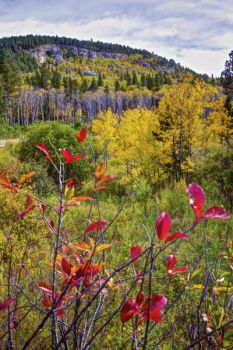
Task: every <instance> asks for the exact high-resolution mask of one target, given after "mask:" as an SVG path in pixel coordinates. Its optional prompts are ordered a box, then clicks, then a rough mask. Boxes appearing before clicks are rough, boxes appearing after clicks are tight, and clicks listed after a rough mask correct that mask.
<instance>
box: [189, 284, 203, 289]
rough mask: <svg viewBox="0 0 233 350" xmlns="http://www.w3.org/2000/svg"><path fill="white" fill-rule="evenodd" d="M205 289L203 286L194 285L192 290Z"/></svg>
mask: <svg viewBox="0 0 233 350" xmlns="http://www.w3.org/2000/svg"><path fill="white" fill-rule="evenodd" d="M203 288H204V286H203V284H194V285H193V287H192V289H203Z"/></svg>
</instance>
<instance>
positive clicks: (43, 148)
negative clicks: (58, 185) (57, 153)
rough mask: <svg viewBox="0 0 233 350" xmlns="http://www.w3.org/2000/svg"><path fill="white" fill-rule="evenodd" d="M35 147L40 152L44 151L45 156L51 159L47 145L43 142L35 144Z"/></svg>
mask: <svg viewBox="0 0 233 350" xmlns="http://www.w3.org/2000/svg"><path fill="white" fill-rule="evenodd" d="M36 147H37V148H38V149H39V150H41V151H42V152H44V154H45V156H46V158H47V159H48V160H51V157H50V154H49V150H48V147H47V146H46V145H45V144H44V143H40V144H38V145H36Z"/></svg>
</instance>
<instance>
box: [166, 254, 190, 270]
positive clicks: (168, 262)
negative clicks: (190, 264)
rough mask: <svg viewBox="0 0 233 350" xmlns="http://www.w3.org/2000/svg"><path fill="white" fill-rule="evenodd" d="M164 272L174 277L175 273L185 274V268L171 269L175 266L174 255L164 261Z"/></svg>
mask: <svg viewBox="0 0 233 350" xmlns="http://www.w3.org/2000/svg"><path fill="white" fill-rule="evenodd" d="M165 264H166V271H167V274H168V275H174V274H175V273H183V272H187V271H188V268H187V267H176V268H175V269H173V267H174V266H175V265H176V256H175V255H169V256H168V257H167V259H166V263H165Z"/></svg>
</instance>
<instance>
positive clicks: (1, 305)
mask: <svg viewBox="0 0 233 350" xmlns="http://www.w3.org/2000/svg"><path fill="white" fill-rule="evenodd" d="M13 302H14V298H12V297H10V298H9V299H7V300H5V301H4V302H0V310H5V309H7V308H8V307H9V306H10V305H11V304H12V303H13Z"/></svg>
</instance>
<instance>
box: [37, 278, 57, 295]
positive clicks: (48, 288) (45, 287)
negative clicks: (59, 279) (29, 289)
mask: <svg viewBox="0 0 233 350" xmlns="http://www.w3.org/2000/svg"><path fill="white" fill-rule="evenodd" d="M37 284H38V286H39V287H40V288H41V289H42V291H43V292H45V293H46V295H49V296H51V295H52V290H53V286H52V284H49V283H46V282H43V281H39V282H38V283H37Z"/></svg>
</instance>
